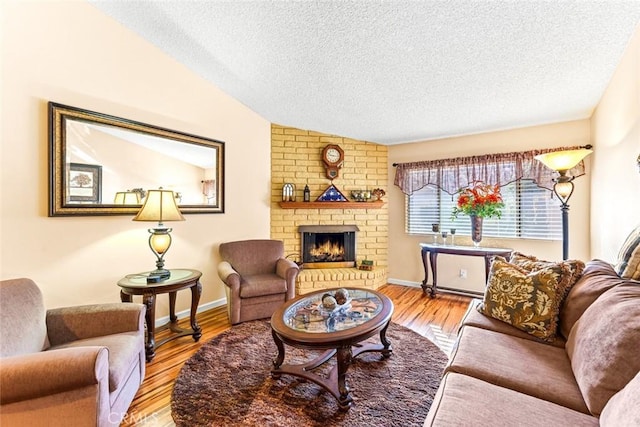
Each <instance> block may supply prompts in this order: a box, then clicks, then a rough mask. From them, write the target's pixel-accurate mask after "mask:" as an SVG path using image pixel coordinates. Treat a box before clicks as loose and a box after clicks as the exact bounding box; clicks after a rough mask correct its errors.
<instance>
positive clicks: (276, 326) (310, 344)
mask: <svg viewBox="0 0 640 427" xmlns="http://www.w3.org/2000/svg"><path fill="white" fill-rule="evenodd" d="M337 289H338V288H336V289H324V290H321V291H317V292H313V293H310V294H306V295H300V296H298V297H296V298H294V299H292V300H290V301H288V302H287V303H285V304H284V305H283V306H282V307H280V308H279V309H278V310H277V311H276V312H275V313H274V314H273V316H272V317H271V332H272V335H273V340H274V341H275V343H276V346H277V347H278V355H277V356H276V359H275V360H274V361H273V369H272V370H271V375H272V377H273V378H278V377H280V375H281V374H289V375H295V376H298V377H301V378H305V379H307V380H309V381H312V382H314V383H316V384H318V385H319V386H321V387H323V388H324V389H325V390H327V391H328V392H329V393H331V394H332V395H333V396H334V397H335V398H336V399H337V400H338V404H339V406H340V409H343V410H346V409H349V407H351V403H352V402H353V399H352V397H351V395H350V393H349V387H348V386H347V384H346V375H347V370H348V369H349V365H350V364H351V362H352V360H353V358H355V357H357V356H358V355H360V354H362V353H365V352H369V351H378V352H380V353H382V357H383V358H388V357H389V356H391V352H392V348H391V343H390V342H389V341H388V340H387V338H386V332H387V328H388V326H389V323H390V322H391V315H392V314H393V302H392V301H391V300H390V299H389V298H388V297H386V296H385V295H382V294H380V293H378V292H375V291H372V290H368V289H356V288H343V289H347V290H348V292H349V296H350V300H349V301H348V302H347V303H345V304H344V306H338V307H337V309H336V310H334V311H332V312H329V311H327V310H324V309H323V307H322V296H323V295H324V294H326V293H331V294H334V293H335V291H336V290H337ZM377 333H379V334H380V344H378V343H366V344H361V341H364V340H365V339H367V338H369V337H371V336H373V335H375V334H377ZM284 344H287V345H290V346H292V347H297V348H303V349H312V350H326V351H325V352H324V353H322V354H321V355H320V356H318V357H317V358H315V359H314V360H312V361H310V362H307V363H304V364H300V365H291V364H283V362H284V359H285V346H284ZM334 355H336V359H337V363H336V365H335V366H333V368H332V369H331V371H330V372H329V375H328V376H326V377H325V376H321V375H319V374H316V373H315V372H312V371H313V370H314V369H316V368H319V367H320V366H322V365H323V364H324V363H326V362H327V361H328V360H330V359H331V358H332V357H333V356H334Z"/></svg>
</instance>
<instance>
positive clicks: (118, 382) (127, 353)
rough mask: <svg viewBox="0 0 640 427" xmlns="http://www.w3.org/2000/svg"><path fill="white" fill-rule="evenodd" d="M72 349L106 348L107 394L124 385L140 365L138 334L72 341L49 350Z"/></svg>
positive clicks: (124, 333)
mask: <svg viewBox="0 0 640 427" xmlns="http://www.w3.org/2000/svg"><path fill="white" fill-rule="evenodd" d="M74 347H106V348H107V349H108V350H109V392H113V391H114V390H117V389H118V388H120V387H121V386H123V385H124V384H125V382H126V381H127V379H128V378H129V375H130V374H131V370H132V369H133V368H135V367H137V366H138V364H139V363H140V351H141V349H142V348H143V347H141V345H140V334H139V333H138V332H123V333H120V334H113V335H104V336H101V337H96V338H87V339H83V340H77V341H72V342H70V343H67V344H62V345H57V346H55V347H51V348H50V350H55V349H60V348H74Z"/></svg>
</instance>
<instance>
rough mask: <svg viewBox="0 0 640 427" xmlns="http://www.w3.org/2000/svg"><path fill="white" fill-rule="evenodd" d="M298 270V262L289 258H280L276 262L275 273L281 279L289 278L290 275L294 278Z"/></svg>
mask: <svg viewBox="0 0 640 427" xmlns="http://www.w3.org/2000/svg"><path fill="white" fill-rule="evenodd" d="M299 270H300V267H298V264H296V263H295V262H293V261H291V260H290V259H286V258H280V259H279V260H278V262H277V264H276V274H277V275H278V276H280V277H282V278H283V279H289V278H291V277H293V278H294V279H295V277H296V275H297V274H298V272H299Z"/></svg>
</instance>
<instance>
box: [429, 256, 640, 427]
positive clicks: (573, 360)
mask: <svg viewBox="0 0 640 427" xmlns="http://www.w3.org/2000/svg"><path fill="white" fill-rule="evenodd" d="M480 303H481V300H474V301H473V302H472V303H471V305H470V307H469V310H468V311H467V313H466V315H465V317H464V319H463V321H462V325H461V327H460V330H459V333H458V339H457V342H456V346H455V348H454V350H453V353H452V355H451V358H450V360H449V363H448V365H447V367H446V369H445V372H444V375H443V378H442V381H441V383H440V387H439V389H438V392H437V393H436V396H435V398H434V401H433V404H432V406H431V408H430V411H429V414H428V416H427V419H426V420H425V422H424V426H492V427H495V426H505V427H506V426H509V427H512V426H518V425H522V426H525V425H526V426H528V427H532V426H533V427H534V426H541V427H542V426H544V427H549V426H563V427H564V426H598V425H601V426H607V427H614V426H615V427H623V426H640V373H639V371H640V282H638V281H634V280H625V279H621V278H620V277H619V276H618V275H617V274H616V272H615V270H614V268H613V266H611V265H610V264H608V263H606V262H603V261H600V260H593V261H590V262H588V263H587V264H586V268H585V270H584V272H583V275H582V277H581V278H580V279H579V280H578V282H577V283H576V284H575V285H574V286H573V287H572V288H571V290H570V292H569V293H568V295H567V297H566V299H565V300H564V303H563V305H562V306H561V309H560V312H559V332H560V334H559V337H558V338H557V339H556V340H555V341H554V342H552V343H548V342H542V341H540V340H539V339H537V338H534V337H533V336H531V335H529V334H527V333H526V332H523V331H521V330H519V329H516V328H514V327H513V326H511V325H509V324H507V323H504V322H502V321H499V320H496V319H493V318H491V317H488V316H486V315H484V314H481V313H480V312H479V311H478V310H477V306H478V304H480Z"/></svg>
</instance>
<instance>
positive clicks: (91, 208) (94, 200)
mask: <svg viewBox="0 0 640 427" xmlns="http://www.w3.org/2000/svg"><path fill="white" fill-rule="evenodd" d="M49 113H50V114H49V118H50V140H51V141H50V144H51V145H50V151H51V165H50V167H51V174H50V175H51V176H50V186H51V189H50V190H51V191H50V209H49V214H50V216H58V215H110V214H131V213H136V212H137V210H138V209H139V208H140V206H141V204H142V203H144V198H145V196H146V192H147V190H149V189H157V188H163V189H165V190H172V191H173V192H174V195H175V198H176V201H177V202H178V204H179V207H180V210H181V211H182V212H184V213H207V212H211V213H218V212H224V209H223V200H224V194H223V189H224V186H223V182H222V180H223V176H224V175H223V171H222V168H223V159H224V143H223V142H221V141H217V140H213V139H208V138H202V137H197V136H194V135H189V134H184V133H181V132H176V131H171V130H168V129H163V128H159V127H155V126H152V125H146V124H143V123H139V122H134V121H130V120H126V119H122V118H118V117H114V116H108V115H105V114H101V113H96V112H91V111H87V110H83V109H79V108H75V107H69V106H64V105H61V104H56V103H49Z"/></svg>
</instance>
